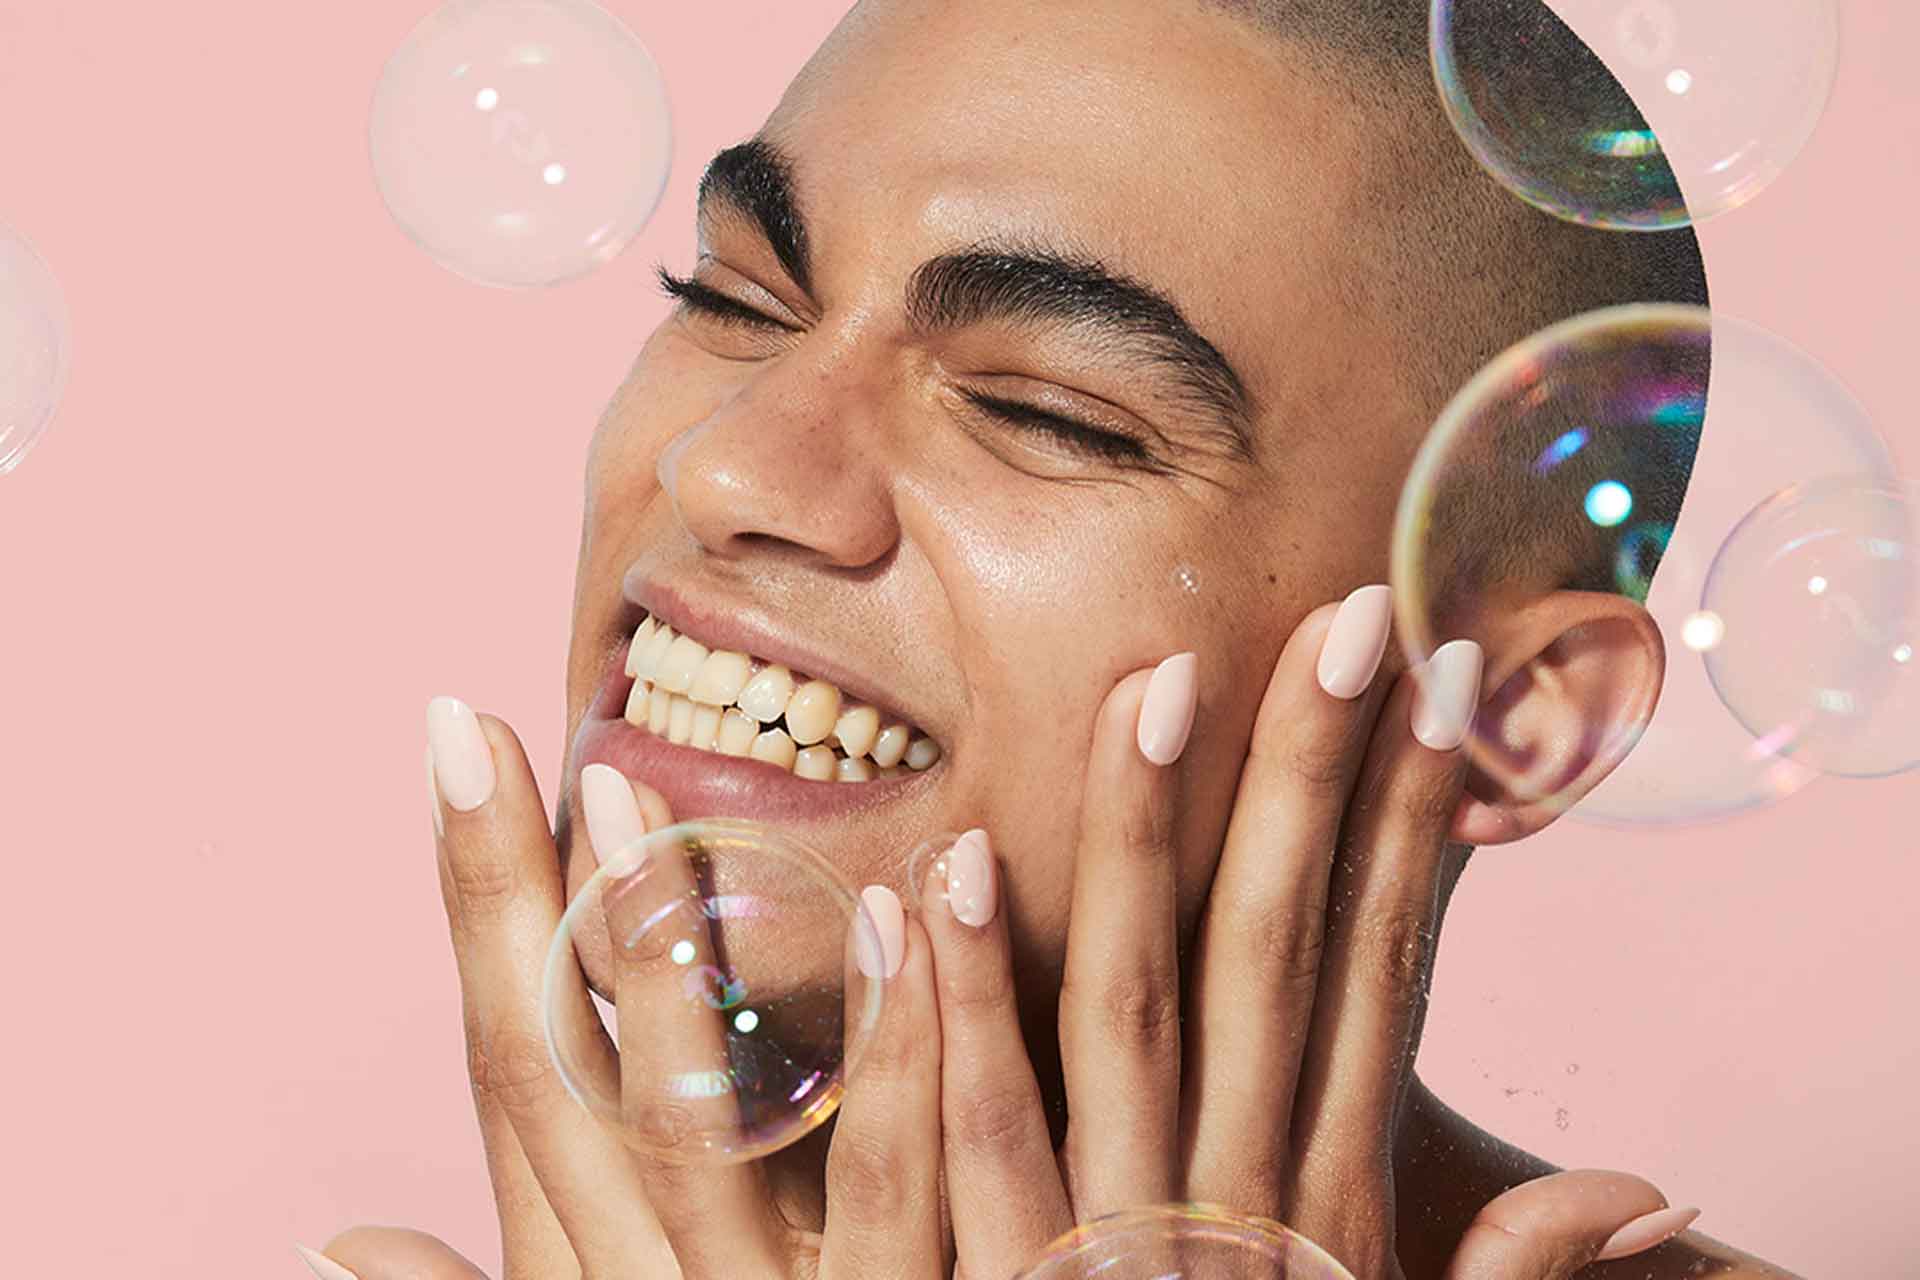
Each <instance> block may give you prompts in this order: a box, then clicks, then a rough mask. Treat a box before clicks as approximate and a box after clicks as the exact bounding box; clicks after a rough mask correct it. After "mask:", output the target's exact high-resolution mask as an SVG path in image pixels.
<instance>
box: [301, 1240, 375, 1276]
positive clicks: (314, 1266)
mask: <svg viewBox="0 0 1920 1280" xmlns="http://www.w3.org/2000/svg"><path fill="white" fill-rule="evenodd" d="M293 1248H294V1252H296V1253H298V1254H299V1255H300V1260H301V1261H302V1262H304V1263H306V1264H307V1268H308V1270H310V1271H312V1272H313V1274H315V1275H316V1276H319V1277H320V1280H360V1277H359V1276H356V1275H354V1274H353V1272H351V1271H349V1270H347V1269H346V1268H345V1267H343V1266H341V1265H340V1264H339V1263H337V1262H335V1261H334V1260H333V1259H332V1258H329V1257H328V1256H327V1255H326V1254H324V1253H317V1252H315V1251H314V1250H312V1249H309V1248H307V1246H305V1245H303V1244H296V1245H295V1246H293Z"/></svg>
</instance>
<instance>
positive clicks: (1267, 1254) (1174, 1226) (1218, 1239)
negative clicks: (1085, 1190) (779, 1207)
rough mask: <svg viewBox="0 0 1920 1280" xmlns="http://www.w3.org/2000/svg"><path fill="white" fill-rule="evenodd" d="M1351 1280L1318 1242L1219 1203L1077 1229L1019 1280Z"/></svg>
mask: <svg viewBox="0 0 1920 1280" xmlns="http://www.w3.org/2000/svg"><path fill="white" fill-rule="evenodd" d="M1093 1276H1099V1277H1100V1280H1353V1276H1352V1273H1351V1272H1349V1271H1348V1270H1347V1269H1346V1268H1345V1267H1343V1266H1341V1265H1340V1264H1339V1263H1338V1262H1336V1261H1334V1259H1333V1258H1332V1257H1331V1256H1330V1255H1329V1254H1328V1253H1327V1252H1326V1251H1325V1250H1324V1249H1322V1248H1320V1246H1319V1245H1316V1244H1314V1243H1313V1242H1312V1241H1311V1240H1308V1239H1307V1238H1306V1237H1305V1236H1302V1235H1299V1234H1298V1233H1296V1232H1293V1231H1290V1230H1288V1229H1287V1228H1286V1227H1283V1226H1281V1225H1280V1224H1279V1223H1277V1222H1270V1221H1268V1220H1267V1219H1265V1218H1254V1217H1248V1216H1246V1215H1244V1214H1237V1213H1233V1212H1230V1211H1228V1210H1226V1209H1222V1208H1219V1207H1217V1206H1214V1205H1204V1204H1169V1205H1156V1206H1153V1207H1151V1208H1146V1209H1129V1210H1126V1211H1124V1212H1121V1213H1114V1214H1109V1215H1108V1216H1107V1217H1104V1218H1096V1219H1094V1220H1093V1221H1092V1222H1088V1223H1084V1224H1082V1225H1081V1226H1078V1227H1075V1228H1074V1229H1073V1230H1072V1231H1069V1232H1067V1234H1065V1235H1063V1236H1061V1237H1060V1238H1059V1239H1058V1240H1056V1241H1054V1242H1053V1243H1052V1244H1051V1245H1049V1246H1047V1252H1046V1254H1045V1255H1044V1256H1043V1257H1042V1258H1041V1259H1040V1260H1039V1261H1038V1262H1036V1263H1034V1264H1033V1265H1032V1266H1031V1267H1028V1268H1027V1269H1026V1270H1025V1271H1022V1272H1021V1273H1020V1274H1019V1275H1018V1276H1016V1277H1015V1280H1090V1278H1091V1277H1093Z"/></svg>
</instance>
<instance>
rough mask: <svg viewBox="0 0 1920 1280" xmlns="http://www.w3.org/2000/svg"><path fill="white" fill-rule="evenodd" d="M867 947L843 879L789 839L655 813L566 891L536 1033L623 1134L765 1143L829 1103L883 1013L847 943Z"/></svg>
mask: <svg viewBox="0 0 1920 1280" xmlns="http://www.w3.org/2000/svg"><path fill="white" fill-rule="evenodd" d="M878 947H879V941H878V935H877V933H876V932H875V930H874V925H873V921H872V918H871V917H870V916H869V915H868V914H867V912H866V910H865V909H864V908H863V907H862V906H861V905H860V902H859V899H858V898H857V897H855V895H854V893H853V891H852V889H850V888H849V887H848V886H847V885H846V883H845V882H844V881H843V880H842V879H841V877H840V876H839V874H838V873H837V872H836V871H835V870H834V869H833V867H832V865H831V864H829V863H828V862H826V861H825V860H824V859H822V858H821V857H820V856H819V855H818V854H815V853H813V852H812V851H810V850H808V849H807V848H805V847H804V846H802V845H801V844H799V843H798V842H796V841H794V840H793V839H792V838H790V837H788V836H785V835H783V834H781V833H780V832H778V831H775V830H773V829H771V828H769V827H766V826H764V825H761V824H758V823H752V822H746V821H740V820H734V819H718V818H714V819H704V820H700V821H694V822H683V823H680V824H679V825H677V826H673V827H666V828H662V829H661V830H659V831H655V832H651V833H649V834H647V835H646V836H644V837H642V838H641V839H639V840H638V841H636V842H634V843H633V844H631V845H629V846H627V847H626V848H624V849H620V850H617V851H615V852H614V853H613V855H612V856H611V857H607V858H604V859H603V860H602V862H601V865H600V867H599V869H598V870H597V871H595V872H594V874H593V876H592V878H591V879H589V880H588V881H587V883H586V884H585V885H584V886H583V887H582V888H581V890H580V892H579V894H578V895H576V896H575V898H574V900H573V902H572V903H571V904H570V905H569V906H568V908H567V911H566V914H565V916H564V917H563V918H562V920H561V923H560V927H559V929H558V930H556V931H555V933H554V938H553V945H552V947H551V948H550V949H549V951H548V954H547V971H546V981H545V986H544V990H543V996H542V1002H541V1003H542V1013H543V1017H544V1019H545V1023H546V1028H547V1042H548V1047H549V1049H550V1050H551V1052H552V1054H553V1059H554V1062H555V1064H556V1065H557V1066H558V1068H559V1071H560V1075H561V1078H562V1079H563V1080H564V1081H565V1082H566V1084H567V1087H568V1089H569V1090H570V1091H571V1092H572V1094H573V1096H574V1097H575V1098H577V1099H578V1100H579V1101H580V1103H581V1104H582V1105H583V1106H585V1107H586V1108H587V1110H589V1111H590V1112H592V1113H593V1114H594V1115H595V1116H597V1117H598V1118H599V1119H600V1120H601V1121H602V1122H603V1123H605V1124H606V1125H607V1126H608V1128H610V1129H611V1130H612V1131H613V1132H614V1133H616V1134H617V1135H618V1136H619V1137H620V1139H621V1141H623V1142H624V1143H626V1144H627V1145H628V1146H630V1147H632V1148H634V1149H636V1150H640V1151H645V1152H647V1153H649V1154H651V1155H654V1156H656V1157H659V1158H662V1159H667V1160H672V1161H676V1162H680V1163H688V1164H697V1163H732V1162H737V1161H742V1160H751V1159H755V1158H758V1157H761V1156H765V1155H767V1154H769V1153H771V1152H774V1151H778V1150H780V1149H781V1148H783V1147H786V1146H789V1145H791V1144H792V1143H794V1142H797V1141H799V1140H800V1139H801V1138H803V1137H805V1136H806V1135H807V1134H809V1133H811V1132H813V1131H814V1130H815V1129H817V1128H819V1127H820V1126H821V1125H823V1124H825V1123H826V1121H827V1120H828V1118H829V1117H831V1116H832V1115H833V1113H834V1111H835V1110H836V1109H838V1107H839V1105H840V1099H841V1095H842V1093H843V1092H844V1090H845V1087H846V1082H847V1080H848V1078H849V1077H850V1076H851V1075H852V1073H853V1072H854V1071H855V1070H856V1069H857V1065H858V1062H859V1059H860V1056H861V1054H862V1052H863V1051H864V1049H865V1046H866V1043H867V1040H868V1037H869V1035H870V1033H871V1031H872V1029H873V1026H874V1024H875V1022H876V1020H877V1019H878V1017H879V1015H880V1007H881V999H882V994H883V992H884V989H885V984H884V983H882V982H879V981H877V980H870V979H868V978H867V977H866V976H865V975H864V972H863V971H862V968H861V961H860V954H859V953H860V951H861V950H862V949H865V954H866V956H867V961H866V968H867V969H871V970H877V968H878V963H877V960H876V959H875V957H877V956H878V955H879V950H878ZM583 972H584V974H585V975H587V978H588V980H590V981H591V982H592V985H593V989H594V991H595V992H596V993H597V996H598V997H599V1003H598V1004H595V1003H592V1002H590V997H589V992H588V986H587V985H586V982H584V981H583V978H582V975H583ZM596 1012H597V1013H598V1015H599V1017H598V1018H596V1017H595V1014H596Z"/></svg>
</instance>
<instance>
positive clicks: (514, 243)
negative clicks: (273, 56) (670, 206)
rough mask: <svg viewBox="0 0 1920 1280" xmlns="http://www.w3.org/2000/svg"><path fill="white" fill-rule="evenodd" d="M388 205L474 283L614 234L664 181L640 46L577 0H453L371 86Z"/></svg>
mask: <svg viewBox="0 0 1920 1280" xmlns="http://www.w3.org/2000/svg"><path fill="white" fill-rule="evenodd" d="M369 141H370V145H371V148H372V155H373V173H374V180H375V182H376V183H377V184H378V186H379V188H380V195H381V198H382V199H384V200H385V201H386V203H387V208H388V209H389V210H390V211H391V212H392V214H393V216H394V219H395V220H396V221H397V222H399V224H400V226H401V227H402V228H403V229H404V230H405V231H406V233H407V234H408V235H409V236H411V237H413V239H414V241H415V242H416V243H418V244H419V246H420V247H421V248H422V249H425V250H426V251H427V253H429V254H430V255H432V257H433V258H434V260H435V261H437V262H439V263H440V265H442V266H444V267H446V268H447V269H448V270H449V271H452V272H454V273H455V274H456V275H459V276H462V277H464V278H465V279H468V280H473V281H476V282H477V283H480V284H487V285H498V286H503V287H518V286H528V285H545V284H556V283H558V282H560V281H563V280H569V279H572V278H574V277H576V276H580V275H584V274H586V273H587V272H589V271H592V270H593V269H594V268H595V267H597V266H599V265H601V264H602V263H605V262H607V261H609V260H610V259H612V258H613V257H614V256H615V255H616V254H618V253H619V252H620V251H621V250H622V249H624V248H625V247H626V246H627V244H628V243H629V242H631V241H632V239H633V238H634V236H636V235H638V234H639V233H640V229H641V228H642V227H643V226H645V225H646V222H647V219H648V218H650V217H652V216H653V211H654V209H655V208H656V207H657V206H658V205H659V203H660V197H661V195H662V194H663V193H664V192H665V190H666V184H667V172H668V168H669V165H670V163H671V160H672V150H673V146H672V125H671V121H670V119H669V115H668V105H667V93H666V85H665V82H664V81H663V80H662V78H661V75H660V69H659V67H657V66H656V65H655V64H654V61H653V58H652V57H651V55H649V54H648V52H647V50H646V48H645V46H643V45H642V44H641V43H640V41H639V40H638V39H637V38H635V36H634V34H633V32H631V31H629V30H628V29H627V28H626V26H625V25H623V24H622V23H621V22H620V20H619V19H618V18H615V17H614V16H613V15H612V14H610V13H608V12H607V11H606V10H604V9H601V8H599V7H598V6H597V5H593V4H590V3H588V2H587V0H454V3H451V4H447V5H445V6H443V7H441V8H440V9H438V10H436V11H435V12H434V13H432V14H430V15H429V16H428V17H427V18H426V19H424V20H423V21H422V22H421V23H420V25H419V26H417V27H415V28H414V29H413V31H412V33H411V34H410V35H408V36H407V38H406V40H405V41H404V42H403V43H402V44H401V45H400V47H399V48H398V49H397V50H396V51H395V52H394V54H393V56H392V57H391V58H390V59H389V60H388V61H387V66H386V70H385V71H384V72H382V73H381V76H380V83H379V85H378V87H377V88H376V89H375V90H374V95H373V114H372V123H371V127H370V130H369Z"/></svg>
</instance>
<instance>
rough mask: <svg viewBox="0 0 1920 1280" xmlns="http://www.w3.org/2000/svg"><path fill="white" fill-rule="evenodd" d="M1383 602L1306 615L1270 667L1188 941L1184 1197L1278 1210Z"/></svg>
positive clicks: (1374, 709)
mask: <svg viewBox="0 0 1920 1280" xmlns="http://www.w3.org/2000/svg"><path fill="white" fill-rule="evenodd" d="M1391 607H1392V602H1391V598H1390V596H1389V594H1388V590H1387V588H1386V587H1362V588H1361V589H1360V590H1358V591H1356V592H1354V593H1353V594H1352V595H1351V596H1349V597H1348V598H1347V600H1346V601H1345V602H1344V603H1342V604H1340V605H1328V606H1326V607H1325V608H1322V609H1317V610H1315V611H1314V612H1313V613H1311V614H1309V615H1308V616H1307V617H1306V619H1305V620H1303V621H1302V622H1301V624H1300V625H1299V626H1298V627H1297V628H1295V630H1294V633H1293V635H1292V636H1291V637H1290V638H1289V639H1288V641H1287V645H1286V648H1285V649H1284V650H1283V651H1282V653H1281V655H1280V659H1279V661H1278V662H1277V663H1276V664H1275V665H1274V671H1273V677H1272V679H1271V680H1270V681H1269V682H1268V685H1267V691H1266V695H1265V697H1264V698H1263V699H1262V700H1261V704H1260V712H1259V715H1258V717H1257V719H1256V720H1255V723H1254V728H1253V739H1252V742H1251V743H1250V745H1249V746H1248V750H1247V759H1246V763H1245V765H1244V766H1243V767H1242V768H1241V771H1240V785H1239V790H1238V793H1237V794H1236V796H1235V798H1234V806H1233V816H1232V818H1231V820H1230V821H1229V824H1228V827H1227V837H1226V842H1225V845H1224V846H1223V848H1222V852H1221V856H1220V865H1219V868H1218V869H1217V870H1216V871H1215V873H1214V879H1213V887H1212V889H1211V890H1210V891H1209V893H1208V896H1207V906H1206V911H1205V914H1204V915H1203V916H1202V917H1201V922H1200V933H1199V937H1198V940H1197V942H1196V945H1195V950H1194V959H1193V976H1192V980H1191V982H1192V985H1191V986H1190V987H1189V989H1188V990H1189V1006H1190V1007H1189V1008H1188V1009H1187V1012H1186V1018H1185V1024H1186V1033H1187V1056H1186V1068H1187V1071H1188V1077H1187V1079H1185V1080H1184V1081H1183V1082H1182V1100H1181V1105H1182V1123H1181V1133H1182V1136H1183V1138H1184V1139H1185V1140H1186V1141H1187V1142H1188V1144H1189V1152H1188V1163H1187V1194H1188V1195H1189V1196H1190V1197H1192V1198H1193V1199H1196V1200H1204V1201H1215V1202H1218V1203H1221V1204H1232V1205H1235V1206H1237V1207H1241V1208H1244V1209H1247V1210H1248V1211H1250V1212H1255V1213H1261V1214H1266V1215H1268V1216H1278V1214H1279V1213H1280V1211H1281V1198H1282V1197H1283V1196H1284V1194H1285V1188H1284V1186H1283V1185H1282V1180H1283V1178H1284V1174H1285V1166H1284V1154H1285V1152H1286V1151H1287V1150H1288V1143H1289V1140H1290V1134H1289V1124H1290V1117H1291V1113H1292V1110H1293V1098H1294V1087H1295V1084H1296V1081H1297V1079H1298V1076H1299V1071H1300V1062H1301V1057H1302V1054H1303V1051H1304V1049H1305V1046H1306V1041H1307V1030H1308V1027H1309V1026H1310V1025H1311V1022H1312V1017H1313V1002H1314V986H1315V983H1316V982H1317V980H1318V977H1319V973H1320V960H1321V954H1322V946H1323V944H1324V941H1325V936H1326V933H1325V929H1326V908H1327V882H1328V877H1329V875H1330V874H1331V870H1332V865H1333V851H1334V847H1335V844H1336V842H1337V841H1338V839H1339V834H1340V821H1341V817H1342V815H1343V814H1344V812H1345V810H1346V806H1347V799H1348V797H1349V795H1350V794H1351V793H1352V790H1353V785H1354V779H1355V776H1356V775H1357V774H1358V773H1359V771H1360V760H1361V756H1362V754H1363V752H1364V750H1365V748H1366V743H1367V734H1368V731H1369V730H1370V729H1371V728H1372V726H1373V724H1374V721H1375V719H1376V717H1377V715H1378V713H1379V708H1380V704H1381V702H1382V700H1383V697H1384V689H1385V684H1384V682H1381V681H1376V680H1375V678H1374V676H1375V673H1376V672H1377V671H1378V669H1379V665H1380V659H1381V656H1382V655H1383V653H1384V652H1385V649H1386V642H1387V630H1388V623H1389V621H1390V620H1391Z"/></svg>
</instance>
